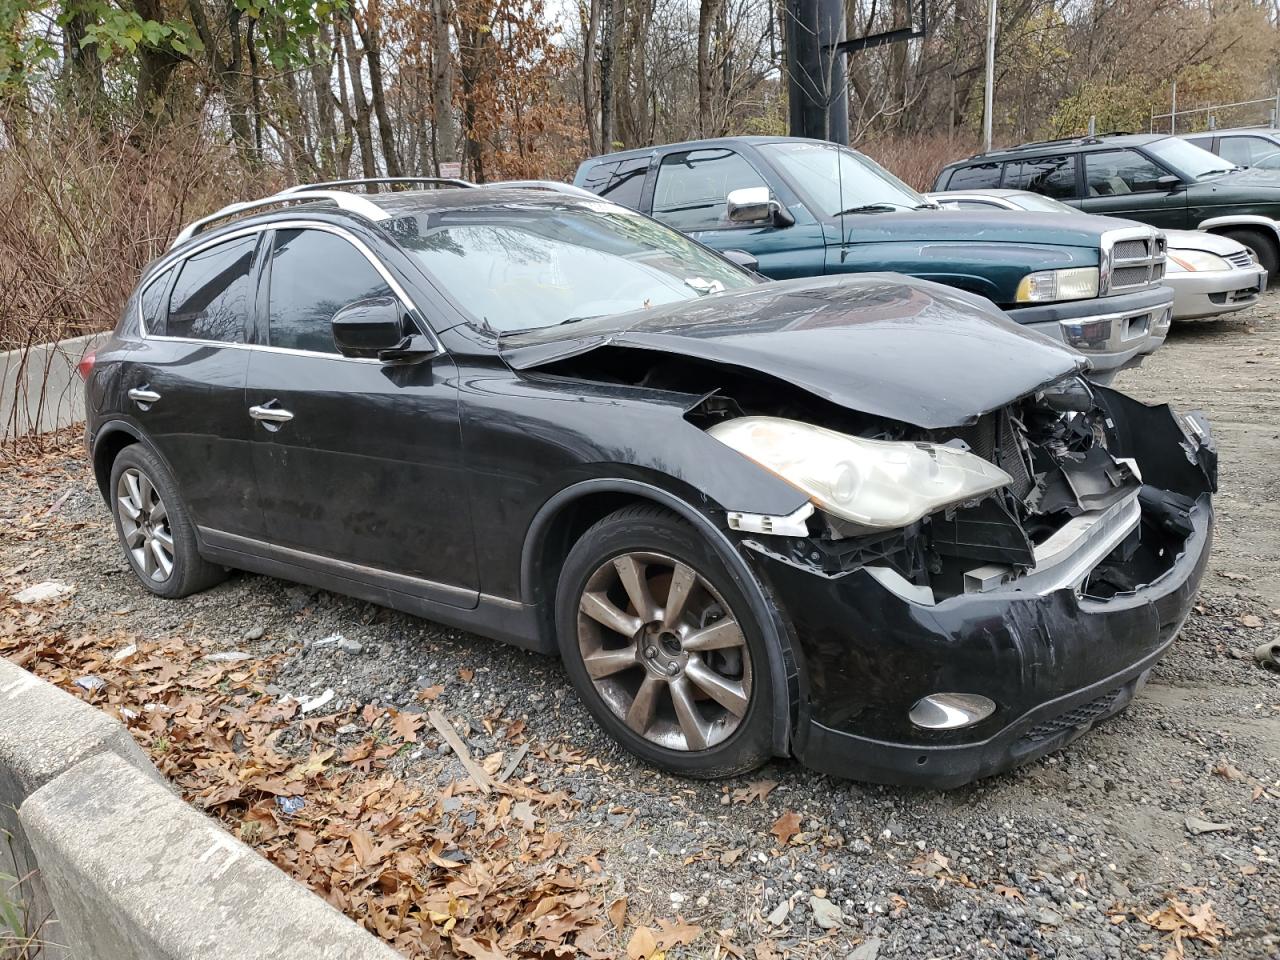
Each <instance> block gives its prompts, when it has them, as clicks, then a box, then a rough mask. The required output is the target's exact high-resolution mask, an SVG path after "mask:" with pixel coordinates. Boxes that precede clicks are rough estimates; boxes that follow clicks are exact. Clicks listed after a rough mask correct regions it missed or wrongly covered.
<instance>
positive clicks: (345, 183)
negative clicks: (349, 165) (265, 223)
mask: <svg viewBox="0 0 1280 960" xmlns="http://www.w3.org/2000/svg"><path fill="white" fill-rule="evenodd" d="M371 183H386V184H392V185H394V184H398V183H429V184H432V185H433V186H437V187H474V186H475V184H474V183H472V182H471V181H470V180H462V179H460V178H458V177H357V178H355V179H352V180H326V181H324V182H323V183H300V184H298V185H297V186H296V187H288V188H286V189H284V190H281V191H280V193H281V194H284V193H296V192H298V191H301V190H332V189H334V188H341V187H361V186H366V185H368V184H371ZM279 195H280V194H277V196H279Z"/></svg>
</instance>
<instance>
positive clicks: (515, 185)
mask: <svg viewBox="0 0 1280 960" xmlns="http://www.w3.org/2000/svg"><path fill="white" fill-rule="evenodd" d="M488 186H491V187H507V188H510V189H519V190H550V191H551V192H552V193H563V194H566V195H567V196H570V197H588V198H590V199H592V200H599V199H600V197H598V196H597V195H596V194H594V193H592V192H591V191H590V190H586V189H584V188H582V187H575V186H574V185H573V184H572V183H561V182H560V181H559V180H499V181H498V182H496V183H491V184H488Z"/></svg>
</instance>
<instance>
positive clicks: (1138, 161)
mask: <svg viewBox="0 0 1280 960" xmlns="http://www.w3.org/2000/svg"><path fill="white" fill-rule="evenodd" d="M1178 142H1179V143H1181V142H1182V141H1178ZM1084 171H1085V183H1086V184H1087V185H1088V192H1089V196H1091V197H1118V196H1123V195H1124V194H1127V193H1146V192H1149V191H1152V190H1164V189H1165V188H1164V187H1162V186H1160V184H1159V183H1157V182H1156V181H1158V180H1159V179H1160V178H1161V177H1167V176H1169V171H1167V170H1165V169H1164V168H1163V167H1161V166H1159V165H1158V164H1156V163H1154V162H1153V161H1151V160H1148V159H1147V158H1146V157H1144V156H1143V155H1142V154H1140V153H1137V152H1136V151H1133V150H1108V151H1106V152H1104V153H1090V154H1087V155H1086V156H1085V158H1084Z"/></svg>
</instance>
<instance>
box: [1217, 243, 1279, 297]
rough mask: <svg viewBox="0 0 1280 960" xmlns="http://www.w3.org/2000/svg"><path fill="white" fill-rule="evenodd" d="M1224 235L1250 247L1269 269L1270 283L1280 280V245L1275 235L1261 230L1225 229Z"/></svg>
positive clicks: (1262, 264) (1260, 261)
mask: <svg viewBox="0 0 1280 960" xmlns="http://www.w3.org/2000/svg"><path fill="white" fill-rule="evenodd" d="M1222 235H1223V236H1224V237H1227V238H1228V239H1230V240H1234V241H1235V242H1236V243H1239V244H1242V245H1243V246H1246V247H1248V248H1249V250H1250V252H1251V253H1253V255H1254V256H1255V257H1257V258H1258V263H1259V264H1260V265H1261V267H1262V269H1263V270H1265V271H1267V283H1268V285H1270V284H1272V283H1275V282H1276V281H1277V280H1280V277H1277V276H1276V274H1277V272H1280V245H1277V243H1276V238H1275V237H1274V236H1273V235H1270V234H1267V233H1264V232H1263V231H1261V230H1223V231H1222Z"/></svg>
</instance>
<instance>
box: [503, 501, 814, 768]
mask: <svg viewBox="0 0 1280 960" xmlns="http://www.w3.org/2000/svg"><path fill="white" fill-rule="evenodd" d="M646 502H647V503H653V504H657V505H658V506H661V507H665V508H666V509H668V510H670V511H671V512H672V513H675V514H677V515H678V516H680V517H682V518H683V519H685V520H686V521H688V522H689V523H690V524H692V525H693V527H694V528H695V529H697V530H698V531H699V532H700V533H701V534H702V535H703V536H705V537H706V538H707V539H708V541H709V542H710V543H711V544H712V546H713V547H715V549H716V551H717V552H718V553H719V554H720V556H721V558H722V559H723V560H724V562H725V565H726V566H727V567H728V569H729V572H730V575H731V576H733V577H734V579H735V580H737V581H738V585H739V586H740V587H741V588H742V591H743V593H744V594H745V595H746V596H747V598H748V602H749V603H750V605H751V615H752V616H753V618H754V619H755V621H756V622H757V623H758V624H759V625H760V628H761V630H762V631H763V633H764V637H765V646H766V648H767V649H768V651H769V676H770V679H771V682H772V686H773V703H774V708H773V709H774V743H773V750H774V753H775V754H777V755H779V756H787V755H789V754H790V742H791V732H792V730H793V729H795V722H796V711H797V709H798V707H799V701H800V694H799V678H798V670H797V666H796V657H795V650H794V646H793V644H792V638H791V628H790V626H789V624H788V623H787V622H786V620H785V618H784V617H783V615H782V613H781V611H780V610H779V609H778V606H777V604H776V603H774V601H773V599H772V596H771V594H770V591H769V587H768V585H767V584H766V583H764V582H763V581H762V580H761V579H760V578H759V577H758V576H756V574H755V572H754V571H753V570H752V569H751V567H750V565H749V564H748V563H747V561H746V559H745V558H744V557H743V556H742V554H741V552H740V551H739V550H738V549H737V547H736V545H735V544H734V543H733V541H732V540H730V539H729V537H728V536H727V535H726V534H725V532H724V531H723V530H722V529H721V528H720V527H719V526H718V525H717V524H716V523H715V522H714V521H713V520H712V519H711V518H710V517H708V516H707V514H706V513H704V512H702V511H700V510H699V509H698V508H697V507H695V506H694V505H693V504H691V503H690V502H689V501H688V500H686V499H684V498H682V497H680V496H679V495H677V494H675V493H673V492H671V491H669V490H665V489H663V488H662V487H659V486H657V485H655V484H652V483H646V482H644V481H642V480H634V479H624V478H607V479H606V478H599V479H592V480H583V481H580V482H578V483H575V484H572V485H570V486H568V487H565V488H564V489H563V490H560V491H559V492H557V493H556V494H555V495H554V496H552V497H551V498H550V499H549V500H547V502H546V503H544V504H543V505H542V507H541V508H539V510H538V512H537V514H535V516H534V518H533V522H532V523H531V524H530V525H529V531H528V533H527V534H526V536H525V541H524V545H523V547H522V549H521V556H520V593H521V597H522V599H523V600H524V602H525V603H526V604H529V605H530V606H532V607H533V608H534V609H535V610H537V611H538V620H539V623H538V626H539V632H540V633H541V634H543V636H544V637H545V638H547V639H549V640H550V641H551V644H552V647H553V649H555V648H557V647H558V644H556V643H555V636H556V624H555V588H556V584H557V582H558V581H557V580H556V579H555V578H553V577H552V575H551V574H552V571H554V572H555V573H556V574H557V575H558V573H559V570H560V567H561V562H562V561H563V559H564V557H565V556H566V555H567V554H568V552H569V549H570V548H571V547H572V546H573V544H574V543H576V542H577V540H578V538H579V537H580V536H581V535H582V534H583V533H585V532H586V530H587V529H588V528H589V527H591V526H592V525H593V524H594V523H596V522H597V521H598V520H601V519H603V518H604V517H606V516H608V515H609V514H611V513H613V512H614V511H615V510H618V509H620V508H622V507H624V506H627V505H630V504H633V503H646Z"/></svg>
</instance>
